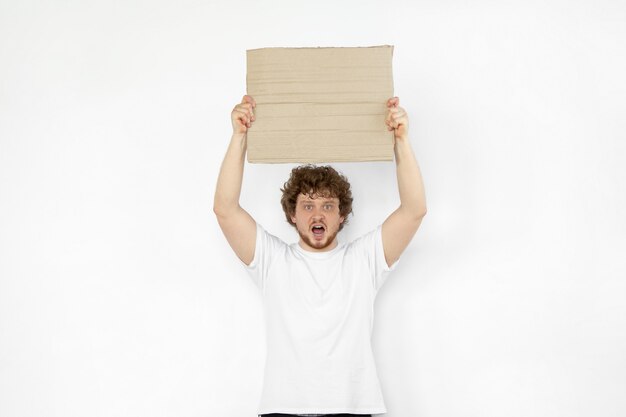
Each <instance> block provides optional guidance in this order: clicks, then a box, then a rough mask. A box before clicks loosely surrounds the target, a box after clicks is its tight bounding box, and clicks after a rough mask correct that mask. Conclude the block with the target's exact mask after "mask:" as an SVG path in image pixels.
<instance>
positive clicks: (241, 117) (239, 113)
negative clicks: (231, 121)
mask: <svg viewBox="0 0 626 417" xmlns="http://www.w3.org/2000/svg"><path fill="white" fill-rule="evenodd" d="M233 114H234V115H235V119H237V120H241V121H242V122H243V123H244V124H246V123H249V122H250V119H251V117H250V115H249V114H248V113H245V112H242V111H237V110H235V111H233Z"/></svg>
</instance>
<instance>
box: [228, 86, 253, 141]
mask: <svg viewBox="0 0 626 417" xmlns="http://www.w3.org/2000/svg"><path fill="white" fill-rule="evenodd" d="M255 107H256V101H254V99H253V98H252V96H248V95H245V96H243V99H242V100H241V103H239V104H237V105H236V106H235V108H234V109H233V111H232V112H231V114H230V120H231V122H232V124H233V135H245V134H246V133H248V128H250V126H252V122H254V120H255V117H254V108H255Z"/></svg>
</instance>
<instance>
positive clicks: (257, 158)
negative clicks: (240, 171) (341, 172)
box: [247, 46, 393, 163]
mask: <svg viewBox="0 0 626 417" xmlns="http://www.w3.org/2000/svg"><path fill="white" fill-rule="evenodd" d="M392 55H393V46H373V47H356V48H263V49H252V50H248V51H247V91H248V94H249V95H251V96H252V97H254V99H255V100H256V103H257V106H256V109H255V115H256V120H255V122H254V123H253V124H252V127H250V129H249V130H248V161H249V162H257V163H284V162H299V163H318V162H345V161H390V160H392V159H393V132H389V131H388V130H387V125H386V124H385V115H386V113H387V107H386V102H387V99H389V98H390V97H393V75H392V69H391V59H392Z"/></svg>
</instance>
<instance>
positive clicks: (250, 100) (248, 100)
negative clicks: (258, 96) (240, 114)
mask: <svg viewBox="0 0 626 417" xmlns="http://www.w3.org/2000/svg"><path fill="white" fill-rule="evenodd" d="M245 103H250V104H251V105H252V107H256V100H255V99H254V98H253V97H252V96H249V95H248V94H246V95H245V96H243V98H242V99H241V104H245Z"/></svg>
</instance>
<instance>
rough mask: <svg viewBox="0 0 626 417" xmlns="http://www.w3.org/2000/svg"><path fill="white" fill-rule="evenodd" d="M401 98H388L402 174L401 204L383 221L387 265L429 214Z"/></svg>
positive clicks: (398, 172)
mask: <svg viewBox="0 0 626 417" xmlns="http://www.w3.org/2000/svg"><path fill="white" fill-rule="evenodd" d="M399 104H400V99H399V98H397V97H394V98H390V99H389V100H388V101H387V118H386V120H385V122H386V123H387V128H388V129H389V130H393V131H394V153H395V157H396V175H397V177H398V193H399V194H400V207H398V208H397V209H396V210H395V211H394V212H393V213H391V215H390V216H389V217H387V219H386V220H385V222H384V223H383V230H382V234H383V249H384V252H385V260H386V261H387V265H389V266H391V265H392V264H393V263H394V262H396V261H397V260H398V258H400V255H401V254H402V252H403V251H404V249H405V248H406V247H407V246H408V244H409V242H410V241H411V239H412V238H413V236H414V235H415V232H417V229H418V228H419V227H420V224H421V223H422V218H423V217H424V216H425V215H426V196H425V194H424V184H423V182H422V174H421V173H420V169H419V166H418V165H417V160H416V159H415V155H414V154H413V149H412V148H411V143H410V142H409V138H408V133H409V119H408V116H407V114H406V112H405V111H404V109H403V108H402V107H399Z"/></svg>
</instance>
